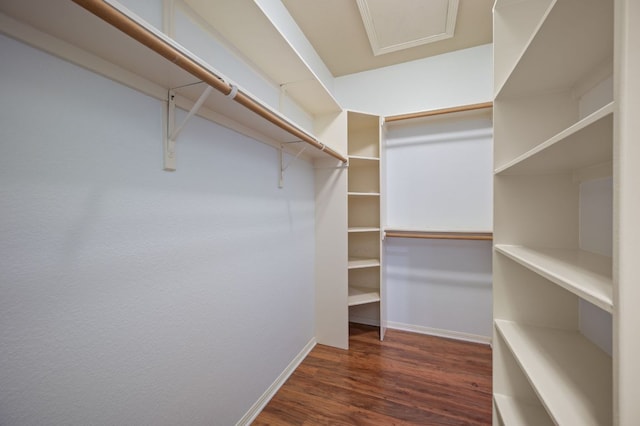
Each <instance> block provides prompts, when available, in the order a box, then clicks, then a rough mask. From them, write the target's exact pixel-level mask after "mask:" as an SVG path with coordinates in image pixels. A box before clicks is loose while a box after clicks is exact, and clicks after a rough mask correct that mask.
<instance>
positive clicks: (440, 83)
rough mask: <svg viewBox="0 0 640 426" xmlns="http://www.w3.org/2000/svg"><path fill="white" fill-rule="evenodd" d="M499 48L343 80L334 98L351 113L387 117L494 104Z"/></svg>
mask: <svg viewBox="0 0 640 426" xmlns="http://www.w3.org/2000/svg"><path fill="white" fill-rule="evenodd" d="M492 55H493V45H492V44H486V45H482V46H477V47H472V48H469V49H464V50H458V51H455V52H451V53H446V54H443V55H438V56H433V57H430V58H425V59H420V60H416V61H411V62H405V63H404V64H399V65H393V66H389V67H384V68H378V69H375V70H371V71H364V72H360V73H356V74H350V75H346V76H343V77H338V78H336V79H335V82H334V96H335V97H336V99H337V100H338V102H339V103H340V105H341V106H342V107H343V108H345V109H349V110H354V111H360V112H367V113H371V114H377V115H381V116H388V115H396V114H403V113H408V112H415V111H424V110H431V109H438V108H446V107H451V106H459V105H466V104H474V103H479V102H487V101H490V100H491V99H493V94H492V91H493V69H492Z"/></svg>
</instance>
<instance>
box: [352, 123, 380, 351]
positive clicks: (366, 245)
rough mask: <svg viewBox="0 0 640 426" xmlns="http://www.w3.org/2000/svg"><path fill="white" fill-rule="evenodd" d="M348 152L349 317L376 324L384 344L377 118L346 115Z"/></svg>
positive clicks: (378, 131)
mask: <svg viewBox="0 0 640 426" xmlns="http://www.w3.org/2000/svg"><path fill="white" fill-rule="evenodd" d="M347 153H348V160H349V167H348V169H347V225H348V264H347V265H348V266H347V268H348V269H347V273H348V292H349V298H348V306H349V307H350V309H349V315H350V317H351V320H353V321H365V322H379V323H380V340H382V339H384V333H385V329H386V323H387V321H386V311H385V287H384V279H383V276H382V268H381V264H382V256H383V253H382V238H381V236H382V228H381V220H380V219H381V204H382V200H381V198H382V194H381V188H382V185H381V182H380V172H381V169H382V164H381V163H382V159H381V158H380V153H381V119H380V117H378V116H375V115H370V114H363V113H359V112H354V111H348V112H347ZM376 303H378V305H374V304H376ZM360 305H364V306H360ZM366 305H369V306H366ZM351 308H353V309H351Z"/></svg>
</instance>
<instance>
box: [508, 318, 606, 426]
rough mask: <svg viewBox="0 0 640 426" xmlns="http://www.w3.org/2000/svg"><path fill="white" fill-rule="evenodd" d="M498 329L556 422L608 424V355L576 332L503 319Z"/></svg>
mask: <svg viewBox="0 0 640 426" xmlns="http://www.w3.org/2000/svg"><path fill="white" fill-rule="evenodd" d="M495 326H496V329H497V331H498V332H499V334H500V335H501V336H502V338H503V339H504V341H505V342H506V344H507V346H508V347H509V349H510V350H511V352H512V353H513V356H514V357H515V359H516V361H517V362H518V364H519V365H520V367H521V368H522V370H523V371H524V373H525V375H526V377H527V378H528V380H529V382H530V383H531V385H532V386H533V388H534V390H535V392H536V394H537V395H538V396H539V397H540V400H541V401H542V403H543V404H544V405H545V407H546V409H547V411H548V413H549V415H550V416H551V417H552V419H553V420H554V422H555V423H556V424H559V425H604V424H610V422H611V419H612V402H611V389H612V367H611V358H610V357H609V356H608V355H607V354H605V353H604V352H603V351H602V350H600V349H598V348H597V347H596V346H595V345H593V344H592V343H590V342H589V341H588V340H587V339H586V338H584V337H583V336H582V335H580V334H579V333H578V332H575V331H567V330H559V329H551V328H545V327H537V326H531V325H524V324H518V323H515V322H512V321H505V320H496V321H495Z"/></svg>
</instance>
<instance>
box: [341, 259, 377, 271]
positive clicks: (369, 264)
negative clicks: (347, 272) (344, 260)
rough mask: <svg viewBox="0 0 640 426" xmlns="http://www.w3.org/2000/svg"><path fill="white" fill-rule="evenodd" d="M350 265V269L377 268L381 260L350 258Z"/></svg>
mask: <svg viewBox="0 0 640 426" xmlns="http://www.w3.org/2000/svg"><path fill="white" fill-rule="evenodd" d="M348 265H349V266H348V268H349V269H359V268H374V267H376V266H380V259H373V258H372V259H366V258H359V257H351V258H349V263H348Z"/></svg>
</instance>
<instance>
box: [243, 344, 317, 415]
mask: <svg viewBox="0 0 640 426" xmlns="http://www.w3.org/2000/svg"><path fill="white" fill-rule="evenodd" d="M316 343H317V342H316V338H315V337H313V338H312V339H311V340H309V343H307V344H306V345H305V347H304V348H302V350H301V351H300V353H298V355H296V357H295V358H294V359H293V360H292V361H291V362H290V363H289V365H287V367H286V368H285V369H284V371H283V372H282V373H280V375H279V376H278V378H276V380H275V381H274V382H273V383H271V386H269V387H268V388H267V390H266V391H265V392H264V393H263V394H262V396H261V397H260V398H258V400H257V401H256V402H255V404H253V405H252V406H251V408H250V409H249V411H247V412H246V413H245V415H244V416H242V418H241V419H240V420H239V421H238V423H236V426H245V425H247V426H248V425H250V424H251V423H252V422H253V421H254V420H255V419H256V417H258V414H260V412H261V411H262V410H263V409H264V407H265V406H266V405H267V404H268V403H269V401H271V398H273V397H274V395H275V394H276V393H277V392H278V390H280V388H281V387H282V385H284V383H285V382H286V381H287V379H288V378H289V376H291V374H292V373H293V372H294V371H295V370H296V368H298V366H299V365H300V363H301V362H302V361H304V359H305V358H306V357H307V355H309V352H311V350H312V349H313V348H314V347H315V346H316Z"/></svg>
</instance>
